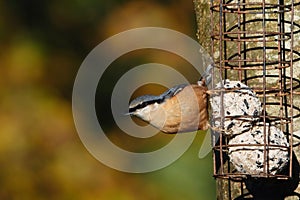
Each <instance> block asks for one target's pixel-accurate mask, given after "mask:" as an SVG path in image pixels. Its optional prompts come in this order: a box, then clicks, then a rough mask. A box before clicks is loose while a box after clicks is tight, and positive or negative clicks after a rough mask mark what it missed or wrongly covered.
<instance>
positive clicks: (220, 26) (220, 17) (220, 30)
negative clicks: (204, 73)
mask: <svg viewBox="0 0 300 200" xmlns="http://www.w3.org/2000/svg"><path fill="white" fill-rule="evenodd" d="M219 6H220V7H219V9H220V15H219V21H220V22H219V38H220V45H219V52H220V53H219V55H220V57H219V63H220V75H221V77H223V76H222V72H223V62H222V57H223V39H222V38H223V31H222V30H223V0H220V5H219ZM221 88H222V87H221ZM221 90H222V89H221ZM220 104H221V106H220V108H221V110H220V114H221V127H222V129H223V128H224V116H225V115H224V107H223V105H224V92H223V91H221V94H220ZM223 160H224V158H223V133H220V162H221V169H220V170H221V174H222V175H223V174H224V166H223V163H224V162H223Z"/></svg>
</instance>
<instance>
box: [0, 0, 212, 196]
mask: <svg viewBox="0 0 300 200" xmlns="http://www.w3.org/2000/svg"><path fill="white" fill-rule="evenodd" d="M0 13H1V17H0V42H1V49H0V110H1V111H0V133H1V135H0V167H1V168H0V169H1V170H0V199H4V200H6V199H25V200H26V199H72V200H73V199H74V200H77V199H85V200H89V199H91V200H92V199H109V200H111V199H112V200H114V199H116V200H135V199H146V200H151V199H163V200H164V199H173V200H177V199H178V200H179V199H186V200H194V199H205V200H210V199H215V183H214V179H213V177H212V159H211V155H210V154H209V155H208V156H207V157H206V158H205V159H199V158H198V152H199V149H200V146H201V143H202V139H203V138H204V133H203V132H199V134H198V135H197V137H196V138H195V141H194V143H193V145H192V146H191V148H189V150H188V151H187V152H186V153H185V154H184V155H183V156H182V157H181V158H180V159H179V160H177V161H176V162H175V163H173V164H172V165H170V166H168V167H166V168H164V169H162V170H159V171H156V172H152V173H147V174H128V173H123V172H119V171H116V170H113V169H110V168H109V167H107V166H105V165H103V164H101V163H100V162H99V161H97V160H96V159H95V158H94V157H92V156H91V155H90V154H89V153H88V151H87V150H86V149H85V147H84V146H83V144H82V143H81V141H80V139H79V137H78V135H77V132H76V130H75V126H74V123H73V118H72V110H71V96H72V87H73V82H74V79H75V76H76V73H77V70H78V68H79V67H80V64H81V62H82V61H83V60H84V58H85V57H86V56H87V54H88V53H89V52H90V51H91V50H92V49H93V48H94V47H95V46H96V45H98V44H99V43H100V42H102V41H103V40H105V39H106V38H108V37H110V36H112V35H114V34H117V33H119V32H121V31H124V30H127V29H130V28H135V27H143V26H159V27H165V28H170V29H174V30H177V31H180V32H182V33H185V34H187V35H189V36H191V37H192V38H196V36H195V35H196V22H195V16H194V8H193V2H192V1H186V0H179V1H175V0H172V1H171V0H164V1H162V0H160V1H159V0H157V1H155V0H148V1H146V0H136V1H131V0H110V1H108V0H106V1H104V0H87V1H80V0H73V1H71V0H52V1H38V0H28V1H17V0H0ZM116 48H117V46H116ZM147 62H159V63H162V64H167V65H169V66H172V67H173V68H175V69H177V70H178V71H180V72H181V73H182V74H184V75H185V76H186V77H187V79H188V80H190V81H191V82H194V81H196V80H197V79H198V78H199V74H198V73H197V72H195V70H194V69H192V67H191V66H189V65H188V64H187V63H186V62H185V61H184V60H183V59H180V58H178V56H175V55H172V54H170V53H167V52H160V51H152V50H145V51H136V52H132V53H130V54H128V55H124V56H122V57H121V58H119V59H118V60H116V61H115V62H114V63H113V64H112V66H110V68H109V70H108V71H107V72H106V77H103V78H102V79H101V81H102V82H101V83H99V88H100V89H99V91H98V93H97V98H96V100H97V111H98V112H99V113H101V116H108V117H104V118H103V119H102V118H101V117H99V121H101V125H102V126H103V127H104V128H105V131H106V133H107V135H108V137H110V138H111V140H112V141H114V142H115V143H116V144H119V145H120V146H122V145H123V146H126V148H128V149H130V150H136V151H148V150H151V149H155V148H157V146H163V144H164V142H167V141H168V140H170V139H172V137H173V136H170V135H164V134H162V133H159V134H158V136H156V137H155V138H149V139H146V140H145V141H141V140H139V141H137V139H133V138H130V137H128V136H127V135H126V134H125V133H123V132H121V131H120V130H119V129H118V127H116V125H115V124H114V121H113V119H112V117H111V113H110V110H108V109H107V108H109V107H110V94H111V91H112V88H113V86H114V84H115V82H116V81H117V80H118V78H119V77H121V76H122V73H125V72H126V71H127V70H129V69H131V68H132V67H134V66H136V65H139V64H144V63H147ZM156 75H157V74H156ZM160 75H161V74H160ZM148 76H151V75H149V74H148ZM100 86H101V87H100ZM164 89H165V88H163V87H159V86H157V85H156V86H155V85H154V86H151V85H150V86H145V87H142V88H140V89H139V91H137V92H136V94H135V95H140V94H145V93H152V94H155V93H156V94H157V93H160V92H162V91H163V90H164ZM137 123H140V122H137ZM124 141H126V142H125V144H124ZM124 148H125V147H124Z"/></svg>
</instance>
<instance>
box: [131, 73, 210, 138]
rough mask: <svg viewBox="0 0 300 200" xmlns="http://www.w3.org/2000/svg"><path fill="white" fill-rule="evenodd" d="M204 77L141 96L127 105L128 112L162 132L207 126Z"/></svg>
mask: <svg viewBox="0 0 300 200" xmlns="http://www.w3.org/2000/svg"><path fill="white" fill-rule="evenodd" d="M206 92H207V87H206V85H205V79H202V80H200V81H198V83H197V84H180V85H176V86H174V87H172V88H170V89H168V90H167V91H166V92H164V93H163V94H161V95H158V96H155V95H143V96H140V97H137V98H136V99H134V100H132V101H131V102H130V104H129V113H128V114H129V115H131V116H135V117H138V118H139V119H141V120H143V121H145V122H147V123H149V124H150V125H152V126H154V127H155V128H157V129H159V130H160V131H162V132H163V133H168V134H175V133H183V132H193V131H197V130H207V129H208V121H209V120H208V95H207V93H206Z"/></svg>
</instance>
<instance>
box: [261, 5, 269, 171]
mask: <svg viewBox="0 0 300 200" xmlns="http://www.w3.org/2000/svg"><path fill="white" fill-rule="evenodd" d="M262 29H263V123H264V127H263V132H264V145H263V146H264V170H263V171H264V174H267V170H268V169H267V166H266V165H265V164H266V163H267V130H266V85H267V80H266V72H267V68H266V2H265V0H263V1H262Z"/></svg>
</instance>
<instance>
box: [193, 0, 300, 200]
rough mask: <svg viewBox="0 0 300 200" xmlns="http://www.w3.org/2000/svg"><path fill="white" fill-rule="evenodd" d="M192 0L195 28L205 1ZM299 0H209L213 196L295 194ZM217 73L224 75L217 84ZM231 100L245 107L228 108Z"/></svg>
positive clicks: (299, 103) (299, 117)
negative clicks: (194, 10)
mask: <svg viewBox="0 0 300 200" xmlns="http://www.w3.org/2000/svg"><path fill="white" fill-rule="evenodd" d="M194 3H195V8H196V15H197V19H198V28H199V31H200V32H201V26H203V21H201V19H199V18H201V17H203V16H201V12H200V11H199V6H201V5H203V2H201V1H199V0H195V1H194ZM299 4H300V3H299V2H294V1H293V0H278V1H273V0H265V1H260V0H257V1H250V0H227V1H226V0H225V1H221V0H219V1H214V0H211V1H210V5H209V7H210V16H211V17H210V22H209V24H210V34H211V45H210V46H211V55H212V57H213V59H214V62H215V67H216V68H217V70H215V71H216V73H215V74H214V76H213V77H220V78H219V79H217V78H216V79H215V80H214V79H213V80H212V84H213V85H214V86H216V85H218V86H216V87H214V88H213V89H212V90H210V91H209V92H210V96H211V104H213V103H215V104H218V105H219V106H217V108H214V107H213V111H212V113H213V114H212V115H211V121H212V122H211V130H212V133H213V134H212V135H213V136H212V140H213V141H212V142H213V145H214V146H213V161H214V177H215V178H216V179H217V184H218V190H219V191H217V192H218V194H217V196H218V199H247V198H248V199H249V198H253V199H284V198H285V197H286V196H293V195H294V196H295V195H296V193H295V189H296V188H297V186H298V182H299V163H298V161H297V155H298V154H300V152H299V150H298V143H299V139H298V138H299V136H300V135H299V134H298V132H299V130H300V121H299V120H300V96H299V95H300V80H299V78H300V66H299V62H298V61H299V59H300V53H299V47H300V44H298V43H299V35H300V34H298V33H299V32H300V25H299V21H300V12H299ZM220 79H221V80H226V79H229V80H230V81H227V82H226V81H222V82H221V83H220V82H219V80H220ZM214 98H216V99H214ZM226 102H227V104H226ZM233 106H235V107H239V109H240V110H242V111H243V114H240V113H239V112H236V113H237V114H234V113H235V112H234V108H233ZM214 109H215V110H214ZM216 109H217V111H216ZM247 109H248V110H247ZM251 109H252V110H251ZM214 112H215V113H217V114H214ZM234 126H235V127H234ZM249 136H250V138H249Z"/></svg>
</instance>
